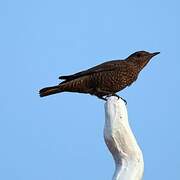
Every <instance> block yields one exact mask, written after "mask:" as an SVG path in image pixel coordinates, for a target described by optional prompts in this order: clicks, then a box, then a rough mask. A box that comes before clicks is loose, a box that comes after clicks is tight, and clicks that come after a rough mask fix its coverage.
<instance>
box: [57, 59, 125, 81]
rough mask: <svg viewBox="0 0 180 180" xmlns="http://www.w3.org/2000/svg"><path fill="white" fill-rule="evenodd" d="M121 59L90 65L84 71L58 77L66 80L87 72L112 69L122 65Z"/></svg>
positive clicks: (87, 73)
mask: <svg viewBox="0 0 180 180" xmlns="http://www.w3.org/2000/svg"><path fill="white" fill-rule="evenodd" d="M122 62H123V60H113V61H108V62H105V63H102V64H99V65H97V66H95V67H92V68H90V69H87V70H85V71H81V72H78V73H76V74H73V75H69V76H60V77H59V79H64V80H66V81H70V80H72V79H76V78H79V77H82V76H86V75H89V74H93V73H97V72H102V71H112V70H114V69H116V68H117V67H118V66H122V65H123V63H122Z"/></svg>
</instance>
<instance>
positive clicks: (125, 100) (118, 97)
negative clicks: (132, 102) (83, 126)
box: [104, 94, 127, 105]
mask: <svg viewBox="0 0 180 180" xmlns="http://www.w3.org/2000/svg"><path fill="white" fill-rule="evenodd" d="M110 96H115V97H117V98H118V99H119V98H121V99H122V100H123V101H124V103H125V104H126V105H127V101H126V100H125V99H124V98H122V97H121V96H119V95H117V94H109V95H107V96H106V97H105V98H104V99H106V101H107V98H108V97H110Z"/></svg>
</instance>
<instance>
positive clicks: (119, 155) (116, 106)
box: [104, 96, 144, 180]
mask: <svg viewBox="0 0 180 180" xmlns="http://www.w3.org/2000/svg"><path fill="white" fill-rule="evenodd" d="M105 118H106V119H105V127H104V139H105V142H106V145H107V147H108V149H109V150H110V152H111V153H112V156H113V158H114V161H115V165H116V170H115V173H114V176H113V180H141V179H142V176H143V172H144V161H143V155H142V152H141V149H140V148H139V146H138V144H137V142H136V139H135V137H134V135H133V133H132V131H131V128H130V126H129V122H128V114H127V109H126V105H125V103H124V101H123V100H122V99H120V98H119V99H118V98H117V97H114V96H111V97H109V98H108V100H107V102H106V103H105Z"/></svg>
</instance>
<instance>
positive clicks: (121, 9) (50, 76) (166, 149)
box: [0, 0, 180, 180]
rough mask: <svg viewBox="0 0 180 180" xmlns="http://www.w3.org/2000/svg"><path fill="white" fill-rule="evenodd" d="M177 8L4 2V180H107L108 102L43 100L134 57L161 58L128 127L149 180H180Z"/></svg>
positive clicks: (134, 99)
mask: <svg viewBox="0 0 180 180" xmlns="http://www.w3.org/2000/svg"><path fill="white" fill-rule="evenodd" d="M179 7H180V3H179V1H178V0H171V1H168V0H151V1H144V0H136V1H130V0H126V1H120V0H112V1H107V0H99V1H96V0H91V1H83V0H76V1H72V0H71V1H70V0H66V1H65V0H64V1H62V0H60V1H59V0H51V1H50V0H49V1H47V0H40V1H35V0H31V1H23V0H21V1H20V0H16V1H13V0H6V1H1V2H0V24H1V28H0V52H1V53H0V60H1V66H0V82H1V93H0V109H1V110H0V179H2V180H41V179H42V180H84V179H86V180H92V179H99V180H102V179H103V180H110V179H111V177H112V174H113V171H114V162H113V159H112V157H111V155H110V153H109V151H108V150H107V148H106V146H105V143H104V140H103V127H104V102H103V101H101V100H99V99H97V98H96V97H93V96H89V95H82V94H71V93H64V94H59V95H54V96H50V97H48V98H39V96H38V90H39V89H40V88H42V87H44V86H50V85H55V84H57V83H59V81H58V76H59V75H64V74H70V73H74V72H77V71H79V70H83V69H86V68H88V67H91V66H93V65H96V64H99V63H101V62H104V61H106V60H110V59H119V58H125V57H127V56H128V55H129V54H131V53H132V52H134V51H137V50H147V51H151V52H153V51H160V52H161V54H160V55H158V56H157V57H155V58H154V59H153V60H152V61H151V62H150V63H149V64H148V66H147V67H146V68H145V69H144V70H143V72H142V73H141V75H140V76H139V79H138V81H137V82H136V83H135V84H133V85H132V86H131V87H129V88H127V89H126V90H124V91H123V92H121V93H119V94H120V95H121V96H123V97H124V98H125V99H126V100H127V101H128V111H129V120H130V123H131V126H132V128H133V131H134V133H135V135H136V137H137V140H138V142H139V144H140V146H141V148H142V150H143V153H144V160H145V174H144V179H145V180H152V179H153V180H161V179H163V180H170V179H172V180H178V179H180V173H179V171H180V156H179V152H180V115H179V108H180V105H179V101H180V73H179V71H180V59H179V52H180V45H179V42H180V35H179V32H180V23H179V17H180V11H179Z"/></svg>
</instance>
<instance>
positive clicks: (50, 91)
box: [39, 85, 63, 97]
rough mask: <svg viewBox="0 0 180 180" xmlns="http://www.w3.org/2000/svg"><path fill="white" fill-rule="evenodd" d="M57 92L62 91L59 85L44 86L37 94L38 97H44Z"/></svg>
mask: <svg viewBox="0 0 180 180" xmlns="http://www.w3.org/2000/svg"><path fill="white" fill-rule="evenodd" d="M59 92H63V89H62V88H61V86H59V85H58V86H52V87H46V88H43V89H41V90H40V91H39V95H40V97H44V96H49V95H52V94H56V93H59Z"/></svg>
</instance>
